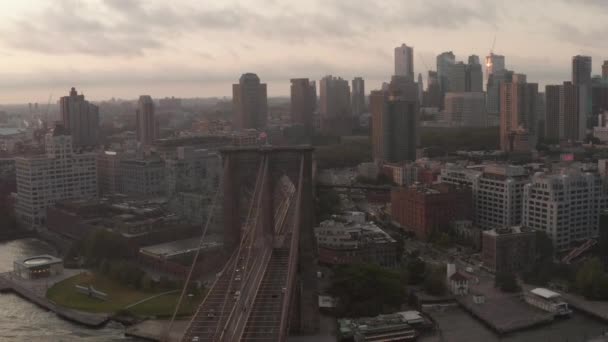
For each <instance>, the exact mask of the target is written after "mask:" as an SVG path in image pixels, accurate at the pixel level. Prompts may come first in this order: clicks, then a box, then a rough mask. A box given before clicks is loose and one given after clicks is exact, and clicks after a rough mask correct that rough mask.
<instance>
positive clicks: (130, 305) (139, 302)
mask: <svg viewBox="0 0 608 342" xmlns="http://www.w3.org/2000/svg"><path fill="white" fill-rule="evenodd" d="M179 291H180V290H171V291H167V292H163V293H158V294H155V295H154V296H150V297H148V298H144V299H142V300H140V301H137V302H135V303H132V304H129V305H127V306H125V309H130V308H132V307H134V306H136V305H139V304H141V303H144V302H147V301H149V300H152V299H154V298H158V297H160V296H164V295H167V294H171V293H174V292H179Z"/></svg>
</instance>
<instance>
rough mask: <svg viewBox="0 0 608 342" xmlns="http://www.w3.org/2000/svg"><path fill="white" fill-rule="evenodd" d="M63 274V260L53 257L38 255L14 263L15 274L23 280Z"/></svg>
mask: <svg viewBox="0 0 608 342" xmlns="http://www.w3.org/2000/svg"><path fill="white" fill-rule="evenodd" d="M62 273H63V260H61V259H59V258H56V257H54V256H51V255H47V254H45V255H37V256H33V257H27V258H24V259H19V260H16V261H14V263H13V274H14V275H16V276H17V277H20V278H23V279H28V280H31V279H39V278H48V277H53V276H56V275H60V274H62Z"/></svg>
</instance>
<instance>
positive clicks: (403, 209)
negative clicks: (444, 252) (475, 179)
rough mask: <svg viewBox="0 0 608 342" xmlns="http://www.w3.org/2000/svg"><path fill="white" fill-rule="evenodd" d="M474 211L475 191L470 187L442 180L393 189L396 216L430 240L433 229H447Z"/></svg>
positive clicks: (469, 216)
mask: <svg viewBox="0 0 608 342" xmlns="http://www.w3.org/2000/svg"><path fill="white" fill-rule="evenodd" d="M471 213H472V210H471V192H470V190H469V189H467V188H463V187H457V186H454V185H450V184H445V183H439V184H434V185H429V186H424V185H420V186H411V187H409V188H395V189H393V191H392V192H391V214H392V216H393V220H394V221H396V222H398V223H399V224H400V225H401V226H402V227H403V228H404V229H405V230H408V231H413V232H414V234H415V235H416V237H417V238H419V239H421V240H428V239H429V237H430V236H431V234H432V233H433V231H437V230H445V231H447V229H448V227H449V224H450V222H452V221H454V220H466V219H470V218H471Z"/></svg>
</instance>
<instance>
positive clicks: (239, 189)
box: [220, 146, 319, 334]
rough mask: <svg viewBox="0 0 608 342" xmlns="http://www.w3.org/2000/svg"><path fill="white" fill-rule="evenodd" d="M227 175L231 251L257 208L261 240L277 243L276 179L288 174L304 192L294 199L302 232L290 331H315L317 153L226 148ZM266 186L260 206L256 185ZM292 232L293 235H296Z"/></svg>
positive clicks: (304, 149) (296, 223)
mask: <svg viewBox="0 0 608 342" xmlns="http://www.w3.org/2000/svg"><path fill="white" fill-rule="evenodd" d="M220 152H221V154H222V160H223V167H224V171H223V172H224V175H223V189H222V190H223V198H222V206H223V209H222V211H223V215H222V219H223V224H224V245H225V248H226V249H227V252H229V253H230V252H231V251H232V250H235V249H236V248H238V246H239V243H240V242H241V238H242V235H243V227H244V226H246V220H247V217H248V213H249V212H250V211H251V210H258V208H259V212H258V213H257V214H258V215H260V216H261V217H260V222H262V229H260V230H258V231H257V232H256V234H258V236H257V239H258V240H259V241H261V243H264V244H269V246H270V248H272V244H276V243H277V242H276V239H277V238H278V237H277V236H276V234H275V232H274V231H273V227H274V226H275V222H274V221H275V215H274V213H275V208H277V207H278V206H279V205H280V204H281V203H277V202H278V201H277V200H276V199H275V198H274V196H273V193H274V191H275V188H276V187H277V181H278V180H279V179H280V178H281V177H283V176H287V177H288V178H289V179H290V180H291V182H292V183H293V184H294V185H296V188H298V191H299V200H298V201H297V202H296V203H295V204H296V208H295V211H296V212H297V213H298V214H297V215H295V217H297V219H295V220H294V223H293V224H294V226H293V228H292V229H293V230H296V229H297V230H298V232H299V239H298V241H297V244H298V248H297V249H298V251H297V254H296V255H297V258H298V260H297V275H296V281H295V283H294V287H295V288H294V289H293V291H291V292H292V295H291V300H290V310H289V311H290V312H289V313H285V314H289V315H291V319H290V322H291V323H290V330H291V331H292V332H294V333H301V334H312V333H315V332H317V331H318V329H319V312H318V299H317V296H318V293H317V279H316V253H315V251H316V248H315V238H314V233H313V215H314V213H313V201H314V198H313V184H312V171H313V170H312V152H313V148H312V147H310V146H294V147H270V146H268V147H244V148H241V147H240V148H226V149H222V150H221V151H220ZM256 183H257V184H258V186H261V187H262V189H261V192H260V194H259V196H260V203H259V206H257V207H256V206H255V205H252V203H251V202H252V200H253V199H252V194H253V193H254V189H255V187H256ZM292 234H293V233H292Z"/></svg>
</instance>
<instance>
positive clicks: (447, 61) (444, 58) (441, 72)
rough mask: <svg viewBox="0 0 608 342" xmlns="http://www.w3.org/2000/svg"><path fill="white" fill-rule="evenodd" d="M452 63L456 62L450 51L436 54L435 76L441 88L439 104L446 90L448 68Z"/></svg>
mask: <svg viewBox="0 0 608 342" xmlns="http://www.w3.org/2000/svg"><path fill="white" fill-rule="evenodd" d="M454 63H456V56H454V53H453V52H452V51H448V52H443V53H441V54H440V55H438V56H437V78H438V79H439V89H440V90H441V101H440V105H441V106H443V96H444V94H445V93H446V92H447V91H448V69H449V67H450V65H453V64H454Z"/></svg>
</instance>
